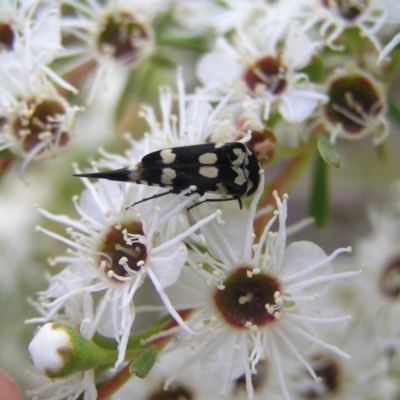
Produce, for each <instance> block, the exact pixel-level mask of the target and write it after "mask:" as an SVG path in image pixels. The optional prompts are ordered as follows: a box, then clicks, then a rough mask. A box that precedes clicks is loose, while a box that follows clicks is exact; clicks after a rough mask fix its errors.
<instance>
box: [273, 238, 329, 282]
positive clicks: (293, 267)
mask: <svg viewBox="0 0 400 400" xmlns="http://www.w3.org/2000/svg"><path fill="white" fill-rule="evenodd" d="M326 258H327V255H326V254H325V252H324V251H323V250H322V249H321V247H319V246H317V245H316V244H315V243H312V242H307V241H301V242H294V243H292V244H290V245H289V246H288V247H287V248H286V250H285V254H284V257H283V263H282V269H281V271H282V274H283V275H284V276H287V275H289V274H293V273H297V272H300V271H305V270H306V269H307V268H308V267H310V266H312V265H314V264H317V263H319V262H321V261H323V260H324V259H326ZM331 271H332V266H331V264H329V263H328V264H326V265H324V266H323V267H321V268H319V269H318V271H317V273H316V274H315V272H310V273H309V274H313V273H314V274H315V275H316V276H321V275H324V274H328V273H330V272H331ZM309 274H308V276H306V278H304V275H302V276H301V277H299V279H301V280H303V279H310V276H309ZM306 275H307V274H306Z"/></svg>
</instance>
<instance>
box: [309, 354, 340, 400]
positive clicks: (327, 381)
mask: <svg viewBox="0 0 400 400" xmlns="http://www.w3.org/2000/svg"><path fill="white" fill-rule="evenodd" d="M310 365H311V367H312V369H313V370H314V372H315V374H316V375H317V377H318V378H320V381H319V382H318V383H315V385H317V386H315V388H308V389H306V390H305V391H304V392H303V394H302V397H303V398H304V399H307V400H314V399H322V398H325V397H326V395H327V394H330V395H334V394H336V393H337V392H338V391H339V390H340V381H341V367H340V365H339V364H338V363H337V361H335V360H333V359H332V358H330V357H328V356H326V355H319V356H315V357H313V358H312V359H311V360H310Z"/></svg>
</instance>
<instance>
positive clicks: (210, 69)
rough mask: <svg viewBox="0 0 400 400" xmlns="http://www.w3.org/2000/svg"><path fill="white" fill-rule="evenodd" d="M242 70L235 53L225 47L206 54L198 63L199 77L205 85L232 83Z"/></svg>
mask: <svg viewBox="0 0 400 400" xmlns="http://www.w3.org/2000/svg"><path fill="white" fill-rule="evenodd" d="M242 71H243V65H241V64H240V63H239V62H238V60H237V57H236V55H235V53H233V52H229V51H226V50H225V49H221V50H215V51H213V52H211V53H207V54H205V55H204V56H203V57H201V58H200V60H199V62H198V64H197V77H198V78H199V80H200V81H201V83H203V84H204V85H205V86H214V85H230V84H231V83H232V82H233V81H235V80H236V79H238V78H240V76H241V74H242Z"/></svg>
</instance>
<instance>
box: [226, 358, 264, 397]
mask: <svg viewBox="0 0 400 400" xmlns="http://www.w3.org/2000/svg"><path fill="white" fill-rule="evenodd" d="M268 366H269V365H268V362H267V361H266V360H262V361H260V362H259V363H258V364H257V366H256V369H257V372H256V373H255V374H251V383H252V385H253V389H254V391H255V392H257V391H261V390H263V388H264V387H265V384H266V383H267V380H268ZM234 385H235V392H237V393H238V395H240V393H242V394H244V393H246V377H245V375H242V376H240V377H239V378H237V379H235V382H234Z"/></svg>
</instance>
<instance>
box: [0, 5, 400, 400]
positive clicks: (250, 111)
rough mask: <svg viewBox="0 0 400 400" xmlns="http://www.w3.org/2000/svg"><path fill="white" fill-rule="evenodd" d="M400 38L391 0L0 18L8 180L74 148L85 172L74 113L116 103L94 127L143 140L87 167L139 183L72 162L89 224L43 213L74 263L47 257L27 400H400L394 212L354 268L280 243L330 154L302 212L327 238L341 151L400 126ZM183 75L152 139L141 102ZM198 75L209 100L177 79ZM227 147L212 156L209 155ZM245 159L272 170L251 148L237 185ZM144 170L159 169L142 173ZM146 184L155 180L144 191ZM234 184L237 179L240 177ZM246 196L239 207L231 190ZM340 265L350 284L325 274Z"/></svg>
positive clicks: (168, 92) (0, 103) (399, 227)
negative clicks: (300, 179) (397, 86)
mask: <svg viewBox="0 0 400 400" xmlns="http://www.w3.org/2000/svg"><path fill="white" fill-rule="evenodd" d="M399 21H400V15H399V6H398V5H397V3H396V1H390V0H386V1H384V0H371V1H365V0H355V1H350V2H347V1H339V0H325V1H323V0H299V1H295V2H289V1H287V0H278V1H267V0H256V1H251V0H235V1H234V0H226V1H223V2H221V1H218V0H202V1H198V2H194V1H192V0H175V1H160V0H151V1H148V2H143V1H138V0H129V1H124V0H106V1H99V0H22V1H14V0H7V1H5V2H4V4H2V5H0V121H1V122H2V124H1V127H0V150H1V151H3V152H4V154H5V156H4V159H6V156H7V157H8V158H9V161H8V163H7V164H5V163H2V164H1V165H2V166H3V170H5V169H8V166H9V165H11V164H12V163H11V162H10V161H13V160H15V159H16V157H20V158H21V159H22V162H21V165H22V168H25V167H26V166H27V165H28V164H29V163H31V162H32V161H35V160H42V159H45V158H49V157H53V156H59V155H60V154H59V150H60V149H64V150H65V153H66V154H68V155H69V157H67V159H69V160H70V159H74V160H75V161H78V159H79V157H80V156H79V154H80V149H79V141H78V144H74V143H75V138H74V136H76V135H73V134H72V130H73V129H74V126H75V122H76V123H77V127H78V128H79V123H80V121H79V118H81V119H83V120H84V119H85V118H86V119H88V118H93V116H94V115H96V108H95V107H96V101H97V100H98V99H99V98H107V97H108V96H110V97H112V98H115V99H116V103H117V104H116V105H115V107H112V109H110V110H107V115H106V116H103V115H100V114H101V112H99V115H98V118H99V121H102V118H103V117H105V118H108V119H109V120H110V119H114V121H115V130H117V128H118V129H120V128H121V126H123V127H124V129H126V126H129V130H132V131H134V132H133V133H134V135H132V136H131V135H128V134H125V135H124V139H125V143H126V142H127V143H128V145H127V146H126V147H127V148H126V150H125V153H124V154H118V153H112V152H108V151H105V150H103V149H101V150H100V153H101V159H100V160H99V161H97V162H96V163H94V162H93V163H92V169H93V170H94V174H95V173H97V172H98V171H99V169H100V170H102V171H109V170H111V171H114V170H120V171H128V172H129V174H130V175H129V177H130V178H129V179H125V181H124V179H122V182H121V181H119V182H108V181H103V180H99V181H97V180H96V181H91V180H90V178H89V177H88V176H87V175H88V174H89V173H90V171H89V172H86V168H85V171H82V168H81V167H78V165H77V164H76V163H74V166H73V169H74V171H73V172H74V173H75V174H77V175H86V176H81V182H82V183H83V185H84V186H85V189H84V190H83V192H82V193H81V194H80V195H79V196H74V197H73V204H74V207H75V211H76V214H77V217H76V218H73V217H69V216H67V215H56V214H53V213H51V212H49V211H47V210H45V209H44V208H41V207H39V206H38V207H37V211H38V212H39V214H40V215H41V216H42V217H45V219H46V221H47V222H48V221H51V222H52V223H53V227H52V228H47V227H42V226H37V228H36V231H38V232H41V233H43V234H45V235H46V236H47V237H50V238H52V239H55V240H56V241H57V242H59V243H61V245H62V246H64V247H65V248H66V249H65V250H64V253H63V254H62V255H54V256H53V258H52V259H50V261H49V263H50V265H51V266H53V267H56V268H57V272H55V273H52V274H51V275H49V276H48V278H47V279H48V286H47V288H46V289H44V290H42V291H41V292H39V294H38V299H37V300H35V301H31V304H32V305H33V307H34V308H35V309H36V311H37V312H38V314H39V316H38V317H34V318H31V319H30V320H29V322H31V323H35V324H40V325H43V326H41V327H40V328H39V329H38V331H37V332H36V334H35V335H34V337H33V339H32V341H31V343H30V345H29V353H30V356H31V361H32V363H33V364H34V366H35V367H36V369H37V370H38V371H39V372H40V373H41V376H40V377H36V378H37V379H38V381H39V383H37V384H36V387H35V388H34V389H32V390H31V391H30V393H31V395H33V396H37V397H38V398H44V399H60V400H61V399H65V398H71V399H77V398H78V397H79V398H84V399H85V400H86V399H87V400H94V399H96V398H100V399H101V398H109V397H110V396H111V395H112V396H113V398H115V399H121V400H123V399H127V398H135V399H145V398H151V399H161V398H167V397H168V398H171V399H172V398H176V399H216V398H218V397H219V396H220V397H223V398H226V399H233V400H234V399H240V398H247V399H249V400H253V399H269V398H270V399H277V398H282V399H285V400H289V399H299V400H306V399H316V398H321V399H328V398H340V399H347V398H349V399H350V398H351V399H353V398H365V399H371V400H373V399H375V398H385V399H388V400H389V399H390V400H391V399H395V398H396V396H398V395H399V393H400V390H399V387H398V385H397V386H396V379H397V380H398V378H399V376H398V370H399V367H400V361H399V360H400V356H399V351H400V350H399V349H400V343H399V341H398V336H399V334H400V329H399V328H398V323H397V314H398V307H397V305H396V304H394V302H395V300H398V297H399V293H400V290H399V278H398V276H399V266H400V261H399V250H398V242H399V236H400V216H399V210H400V206H398V204H400V196H399V195H398V193H397V192H396V193H397V194H396V195H395V196H393V197H394V199H395V200H393V202H392V203H390V205H388V210H385V211H383V212H382V213H381V212H377V211H374V212H371V219H372V224H373V228H374V234H373V235H372V236H371V237H367V238H365V239H364V240H362V241H360V242H359V243H358V244H357V252H356V257H351V256H350V255H348V254H347V253H350V252H351V249H350V247H345V248H338V249H336V250H334V251H332V252H331V253H330V254H326V253H325V252H324V251H323V250H322V249H321V247H320V246H318V245H317V244H315V243H313V242H310V241H306V240H302V241H294V242H292V243H287V242H288V238H289V239H290V236H291V234H293V233H298V232H299V231H301V230H302V228H303V227H304V226H305V225H307V224H309V223H310V221H309V220H306V219H303V220H301V221H300V223H298V224H296V225H293V226H291V227H287V223H286V219H287V215H288V198H289V196H288V195H287V194H285V193H286V192H288V191H289V190H290V189H291V185H292V184H293V181H294V180H295V178H297V176H298V175H299V174H298V170H301V171H302V170H303V169H304V166H306V165H308V164H307V163H309V162H310V160H312V159H313V158H314V157H313V156H315V155H317V156H318V159H319V160H320V162H319V164H318V163H317V168H316V172H315V177H314V181H315V182H314V183H315V185H316V187H317V189H316V190H314V191H313V193H312V194H311V203H312V204H314V206H311V207H310V210H311V211H310V214H311V216H312V217H314V220H315V222H316V224H317V225H323V223H324V220H325V218H326V215H327V210H326V206H327V204H328V198H327V194H326V193H325V189H326V186H327V183H326V180H325V178H324V177H325V176H326V171H327V168H329V166H333V167H335V168H337V167H340V166H342V161H341V153H340V150H339V147H338V146H337V142H338V141H341V140H344V141H346V140H352V141H354V140H359V139H362V138H365V137H366V136H372V138H373V144H374V145H376V146H377V148H378V149H381V148H382V146H383V145H384V142H385V140H386V139H387V137H388V135H389V131H390V126H389V122H388V119H387V116H386V114H387V112H388V110H392V109H394V110H395V112H397V118H399V115H400V112H398V110H397V111H396V106H395V105H393V104H392V105H390V103H389V102H388V101H387V97H388V94H387V93H386V92H385V90H387V86H388V85H390V82H391V79H392V78H393V76H394V75H395V72H396V71H394V70H395V61H396V60H397V59H398V54H399V53H398V51H397V49H396V48H395V47H396V44H397V43H398V42H399V41H400V36H399V35H400V34H399V33H398V31H399V24H398V22H399ZM388 22H391V23H392V24H390V25H388V24H387V23H388ZM193 54H195V55H196V57H195V58H194V57H193ZM389 54H392V59H391V58H389ZM176 60H179V62H177V61H176ZM171 65H173V66H174V69H173V74H174V76H176V82H175V84H173V85H171V86H161V87H160V89H159V91H160V93H159V96H158V101H159V107H157V108H156V107H153V106H151V105H141V109H140V111H139V116H140V117H141V118H142V119H143V120H144V122H145V123H146V124H147V128H148V130H147V132H146V133H144V134H143V130H141V131H140V132H137V131H136V129H134V128H133V125H131V121H135V123H136V121H137V120H136V119H135V118H136V117H135V116H133V113H132V110H135V111H136V107H137V104H136V103H137V100H138V99H140V100H142V98H145V99H147V100H148V102H152V101H153V102H154V97H155V96H154V94H153V96H152V97H151V95H148V97H146V96H145V95H146V91H148V93H151V92H152V90H153V91H154V89H152V87H153V86H154V83H153V81H154V82H156V83H157V84H158V82H159V81H161V80H162V79H166V77H168V73H170V72H168V68H167V67H170V66H171ZM182 67H183V68H182ZM189 68H193V69H194V70H195V75H196V79H197V82H196V85H197V87H196V89H192V88H193V86H194V84H193V82H191V81H190V80H187V81H185V76H187V75H190V74H188V73H187V71H188V69H189ZM170 76H171V74H170ZM171 87H173V88H171ZM175 87H176V89H175ZM188 88H190V92H189V93H188V91H189V89H188ZM78 89H79V90H80V91H81V92H82V96H77V94H78ZM111 93H112V95H111ZM388 104H389V105H388ZM83 106H84V107H86V109H85V108H84V107H83ZM399 109H400V108H399ZM78 110H79V111H80V113H78V114H77V111H78ZM78 116H79V118H77V119H75V117H78ZM101 123H102V122H99V124H98V125H99V126H100V124H101ZM90 135H94V133H90ZM111 140H114V143H116V144H117V145H118V144H119V138H118V137H114V136H112V135H110V141H111ZM213 142H216V143H217V144H216V145H215V153H208V152H207V153H204V154H203V153H201V149H204V148H206V147H204V146H206V144H209V143H213ZM231 142H232V143H237V144H238V145H239V143H240V146H243V148H246V149H247V152H248V153H246V154H247V155H250V154H251V155H252V156H254V159H257V160H258V161H259V170H258V169H257V168H258V167H257V168H256V169H255V170H251V171H250V170H249V168H250V167H249V166H248V165H247V164H246V162H247V161H246V162H244V161H243V158H244V157H245V154H241V153H240V152H239V153H240V154H241V156H240V154H239V155H237V154H236V153H235V155H237V157H238V159H231V158H229V157H228V159H229V160H230V162H231V164H230V165H228V168H227V169H229V171H230V173H228V172H225V171H224V168H226V165H222V162H221V161H219V158H218V157H219V155H220V153H219V152H218V150H217V149H220V148H222V147H223V146H224V145H223V144H224V143H231ZM70 143H72V145H71V146H70V147H67V146H66V145H67V144H70ZM93 143H98V142H97V141H96V139H93ZM109 143H110V142H109ZM195 145H200V147H190V146H195ZM183 146H189V147H188V148H186V147H185V149H188V150H187V151H188V152H190V151H192V152H193V151H194V150H193V149H195V148H196V149H199V150H198V151H199V152H198V153H196V155H195V157H193V160H191V161H190V162H185V163H181V164H179V165H178V164H174V161H175V157H176V154H178V155H179V153H176V154H175V153H171V150H165V149H171V148H178V149H179V148H180V147H183ZM202 146H203V147H202ZM69 148H71V149H72V150H71V151H69V150H68V149H69ZM207 148H208V147H207ZM6 150H9V152H6ZM163 150H164V151H163ZM173 150H174V149H173ZM236 150H237V149H236ZM174 151H175V150H174ZM178 151H180V152H184V151H186V150H184V149H180V150H178ZM213 151H214V150H213ZM81 152H82V150H81ZM150 153H153V155H157V156H158V157H159V158H160V159H161V160H162V163H163V164H162V165H160V164H157V163H155V162H154V164H153V165H151V166H149V165H148V164H146V163H145V161H144V157H145V156H146V155H149V154H150ZM171 155H172V156H173V157H172V159H171V158H170V157H171ZM240 157H242V159H240ZM178 158H179V157H178ZM154 159H155V158H153V160H154ZM204 160H207V161H206V162H205V161H204ZM238 163H244V165H245V167H243V168H244V169H243V170H238V168H239V167H237V164H238ZM203 164H207V166H204V165H203ZM269 164H276V165H279V167H280V169H281V170H280V172H279V173H278V176H274V177H272V176H270V175H269V170H268V165H269ZM164 166H166V167H165V168H164ZM167 167H168V168H167ZM174 168H175V169H174ZM178 168H179V171H178ZM246 168H247V169H246ZM318 168H319V169H318ZM142 170H143V171H144V172H143V174H144V173H147V174H148V176H150V177H151V178H152V181H148V180H147V182H144V181H145V179H144V178H143V179H142V176H141V175H140V174H141V173H142V172H141V171H142ZM180 170H182V171H183V172H181V171H180ZM232 170H233V171H234V172H237V174H238V176H237V177H236V179H235V178H233V179H232V181H230V179H231V174H233V172H232ZM137 171H139V172H137ZM193 171H198V174H197V172H193ZM202 171H203V172H202ZM82 172H84V174H82ZM177 173H179V174H182V176H183V177H184V178H182V179H181V178H180V181H179V184H178V183H176V182H177V179H176V176H177ZM196 174H197V175H196ZM251 174H253V175H251ZM254 174H255V175H256V179H255V180H254V181H252V178H251V177H252V176H254ZM115 176H116V175H114V178H115ZM132 176H133V177H134V178H132ZM137 176H138V178H137ZM99 177H101V176H100V175H99ZM75 179H76V178H75ZM107 179H108V178H107ZM200 179H201V182H202V183H201V184H202V185H206V184H205V183H203V182H206V181H207V180H209V182H211V181H212V182H213V185H214V183H215V182H217V183H216V184H215V188H216V190H213V189H215V188H214V186H212V185H211V183H210V186H209V188H206V189H205V190H204V191H199V190H198V187H197V186H196V185H199V184H200ZM114 180H118V179H114ZM119 180H121V179H119ZM129 181H136V182H137V181H139V182H138V183H139V184H132V183H131V182H129ZM76 182H77V183H78V182H79V180H78V179H76ZM243 182H245V183H246V185H248V186H247V191H245V192H240V193H239V192H235V191H234V190H233V189H232V188H234V187H236V186H240V185H243V184H244V183H243ZM146 183H147V184H146ZM235 185H236V186H235ZM60 186H61V185H60ZM319 188H322V189H321V190H319ZM204 192H205V193H204ZM278 192H279V193H278ZM243 193H244V194H243ZM246 194H251V197H250V198H249V199H246V198H244V199H243V200H242V197H246ZM226 200H237V201H226ZM238 203H239V205H238ZM315 204H317V206H315ZM394 204H395V205H396V206H395V205H394ZM313 207H314V208H313ZM315 207H317V208H315ZM396 207H398V208H396ZM46 208H47V207H46ZM321 213H322V216H321ZM47 222H43V224H47ZM54 223H55V224H54ZM54 225H62V226H64V227H65V228H66V230H65V233H64V234H62V233H59V231H55V230H56V228H54ZM342 253H346V254H342ZM340 254H342V255H341V256H340V257H339V258H338V260H339V261H340V260H341V259H343V260H344V261H343V268H341V269H340V265H339V268H333V265H332V263H333V262H334V260H336V258H337V256H339V255H340ZM335 262H336V261H335ZM368 263H370V264H375V265H376V266H378V265H379V268H375V269H374V268H372V267H371V265H370V264H368ZM363 264H367V265H366V266H365V272H364V273H361V265H363ZM334 265H335V264H334ZM358 275H360V276H358ZM336 281H338V282H339V283H338V282H336ZM354 291H355V292H356V293H357V295H355V294H354V293H353V292H354ZM366 291H368V293H366ZM388 299H389V300H388ZM390 302H391V303H390ZM389 303H390V304H389ZM351 315H355V321H354V323H353V324H349V322H350V321H352V317H351ZM377 321H379V324H377V323H376V322H377ZM377 325H379V327H377ZM369 342H370V343H374V344H376V346H375V347H374V346H370V345H369V344H368V343H369ZM369 347H371V348H373V349H371V351H368V350H367V349H368V348H369ZM350 356H351V357H352V359H351V360H349V358H350ZM156 361H157V363H156ZM391 362H392V364H391ZM154 364H155V365H154ZM139 378H141V379H140V380H139ZM380 396H383V397H380Z"/></svg>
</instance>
